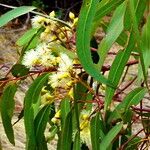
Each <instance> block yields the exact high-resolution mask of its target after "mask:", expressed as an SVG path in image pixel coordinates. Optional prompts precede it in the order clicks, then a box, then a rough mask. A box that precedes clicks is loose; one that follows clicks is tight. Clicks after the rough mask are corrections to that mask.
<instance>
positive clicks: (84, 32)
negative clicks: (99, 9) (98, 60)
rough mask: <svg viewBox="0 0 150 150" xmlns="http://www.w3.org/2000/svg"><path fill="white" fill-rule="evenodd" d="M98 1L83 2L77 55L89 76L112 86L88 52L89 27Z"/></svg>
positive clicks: (78, 29)
mask: <svg viewBox="0 0 150 150" xmlns="http://www.w3.org/2000/svg"><path fill="white" fill-rule="evenodd" d="M97 4H98V0H84V1H83V4H82V8H81V11H80V15H79V22H78V27H77V55H78V58H79V60H80V62H81V65H82V67H83V68H84V69H85V71H86V72H87V73H88V74H90V75H91V76H92V77H94V78H95V80H97V81H99V82H101V83H104V84H107V85H109V86H112V87H113V85H112V84H111V82H109V81H108V80H107V79H106V78H105V77H104V76H103V75H102V74H100V72H99V69H98V68H96V66H95V65H94V64H93V61H92V58H91V52H90V40H91V26H92V21H93V18H94V16H95V13H96V6H97Z"/></svg>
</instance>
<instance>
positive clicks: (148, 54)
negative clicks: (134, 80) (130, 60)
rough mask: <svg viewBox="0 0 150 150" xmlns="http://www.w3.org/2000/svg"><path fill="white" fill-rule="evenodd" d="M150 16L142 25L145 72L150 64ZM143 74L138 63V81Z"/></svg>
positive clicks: (141, 78)
mask: <svg viewBox="0 0 150 150" xmlns="http://www.w3.org/2000/svg"><path fill="white" fill-rule="evenodd" d="M149 29H150V16H149V17H148V20H147V23H146V24H145V25H144V27H143V31H142V49H141V50H142V53H143V58H144V67H145V70H146V72H147V71H148V68H149V66H150V61H149V58H150V31H149ZM143 78H144V77H143V74H142V66H141V64H139V70H138V79H139V81H141V80H143Z"/></svg>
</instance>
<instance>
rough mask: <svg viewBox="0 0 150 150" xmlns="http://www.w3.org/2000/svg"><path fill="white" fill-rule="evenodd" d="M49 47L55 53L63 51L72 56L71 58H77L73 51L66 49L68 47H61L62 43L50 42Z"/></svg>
mask: <svg viewBox="0 0 150 150" xmlns="http://www.w3.org/2000/svg"><path fill="white" fill-rule="evenodd" d="M50 48H51V49H52V50H53V51H54V52H56V53H58V54H59V53H65V54H67V55H68V56H69V57H70V58H72V59H75V58H77V55H76V54H75V53H74V52H72V51H70V50H68V49H66V48H65V47H63V46H62V45H60V44H53V43H52V44H51V45H50Z"/></svg>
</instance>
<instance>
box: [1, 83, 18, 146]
mask: <svg viewBox="0 0 150 150" xmlns="http://www.w3.org/2000/svg"><path fill="white" fill-rule="evenodd" d="M16 91H17V85H16V84H13V83H11V84H8V85H7V87H6V88H5V89H4V91H3V95H2V99H1V101H0V110H1V117H2V122H3V126H4V129H5V133H6V135H7V138H8V139H9V141H10V143H11V144H13V145H15V141H14V131H13V127H12V123H11V119H12V116H13V111H14V107H15V101H14V95H15V93H16Z"/></svg>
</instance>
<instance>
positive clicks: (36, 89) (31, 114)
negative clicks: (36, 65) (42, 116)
mask: <svg viewBox="0 0 150 150" xmlns="http://www.w3.org/2000/svg"><path fill="white" fill-rule="evenodd" d="M48 77H49V74H47V73H46V74H43V75H41V76H39V77H38V78H36V79H35V81H34V82H33V83H32V84H31V86H30V88H29V89H28V91H27V93H26V95H25V99H24V123H25V130H26V136H27V137H26V138H27V149H28V150H34V149H35V147H36V141H35V132H34V118H35V116H36V115H37V112H38V111H39V103H40V92H41V89H42V88H43V86H44V84H45V83H46V81H47V80H48Z"/></svg>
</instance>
